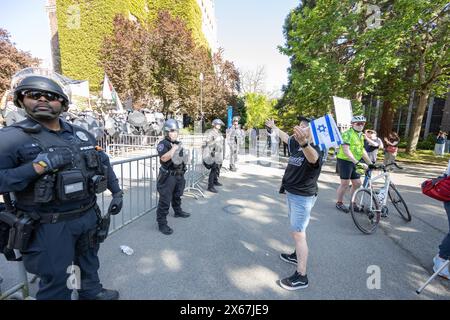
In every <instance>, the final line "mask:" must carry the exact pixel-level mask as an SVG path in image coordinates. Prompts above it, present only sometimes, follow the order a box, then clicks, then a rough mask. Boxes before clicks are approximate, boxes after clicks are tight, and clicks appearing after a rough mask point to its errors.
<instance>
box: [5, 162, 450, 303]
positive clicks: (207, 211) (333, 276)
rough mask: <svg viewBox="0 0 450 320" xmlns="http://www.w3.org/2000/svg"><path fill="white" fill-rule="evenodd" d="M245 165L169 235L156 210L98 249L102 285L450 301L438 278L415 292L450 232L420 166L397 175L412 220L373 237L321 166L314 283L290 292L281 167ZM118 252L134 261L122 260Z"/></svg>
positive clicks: (311, 240)
mask: <svg viewBox="0 0 450 320" xmlns="http://www.w3.org/2000/svg"><path fill="white" fill-rule="evenodd" d="M249 159H250V161H249V162H248V163H245V164H243V163H241V164H240V165H239V167H238V172H230V171H225V170H222V174H221V177H220V181H221V183H223V185H224V186H223V187H219V188H218V190H220V191H219V193H218V194H212V193H209V192H207V193H206V198H200V199H199V200H195V199H193V198H192V197H184V198H183V209H184V210H185V211H188V212H191V213H192V215H191V217H190V218H187V219H182V218H174V217H173V212H172V210H171V213H170V216H169V218H168V221H169V225H170V226H171V227H172V228H173V229H174V233H173V234H172V235H170V236H166V235H163V234H161V233H160V232H159V231H158V230H157V224H156V219H155V211H152V212H151V213H149V214H147V215H145V216H143V217H142V218H140V219H138V220H137V221H135V222H133V223H131V224H130V225H128V226H126V227H125V228H123V229H121V230H119V231H118V232H116V233H114V234H113V235H111V236H110V237H109V238H108V240H107V241H106V242H105V243H104V244H103V245H102V247H101V250H100V259H101V268H100V278H101V279H102V281H103V285H104V286H105V287H107V288H114V289H117V290H119V291H120V294H121V298H122V299H139V300H141V299H194V300H195V299H254V300H260V299H289V300H296V299H367V300H372V299H450V291H449V289H450V285H449V282H448V281H445V280H442V279H437V280H435V281H434V282H433V283H432V284H431V285H429V286H428V287H427V288H426V289H425V291H424V292H423V293H422V294H421V295H420V296H418V295H417V294H416V293H415V290H416V289H417V288H418V287H419V286H420V285H422V284H423V283H424V282H425V281H426V279H427V278H428V277H429V276H430V274H431V267H432V258H433V256H434V255H435V254H436V252H437V247H438V245H439V243H440V241H441V240H442V238H443V236H444V235H445V233H446V232H447V227H448V224H447V218H446V216H445V212H444V209H443V207H442V203H440V202H438V201H434V200H433V199H430V198H427V197H425V196H423V195H422V194H421V192H420V188H419V187H418V186H419V184H420V182H421V181H423V180H424V178H425V177H424V176H423V175H422V174H421V173H420V172H421V171H419V169H420V168H410V169H407V170H405V172H404V173H402V174H400V173H394V174H393V181H395V182H396V184H397V186H398V187H399V190H400V192H401V193H402V195H403V196H404V198H405V200H406V202H407V203H408V205H409V207H410V210H411V212H412V215H413V220H412V222H411V223H405V222H403V220H401V218H400V216H399V215H398V214H397V213H396V212H394V210H395V209H393V208H392V210H391V215H390V217H389V218H388V219H385V220H383V222H382V224H381V227H380V228H379V229H378V231H377V232H376V233H375V234H373V235H369V236H367V235H363V234H362V233H361V232H360V231H359V230H358V229H357V228H356V227H355V226H354V224H353V221H352V219H351V217H350V215H347V214H344V213H342V212H338V211H337V210H336V209H335V207H334V203H335V190H336V188H337V185H338V181H339V180H338V177H337V176H336V174H335V173H334V163H333V162H330V163H327V164H326V165H324V167H323V173H322V175H321V177H320V192H319V199H318V200H317V202H316V205H315V207H314V209H313V213H312V219H311V224H310V226H309V229H308V245H309V249H310V256H309V261H308V278H309V280H310V285H309V288H307V289H305V290H299V291H292V292H290V291H287V290H284V289H282V288H281V287H279V285H278V283H277V281H278V280H279V279H280V278H284V277H286V276H290V275H291V274H292V273H293V272H294V270H295V267H294V266H293V265H290V264H287V263H285V262H283V261H281V260H280V259H279V254H280V252H291V251H292V250H293V241H292V240H291V238H290V235H289V233H288V230H289V229H288V219H287V208H286V203H285V196H284V195H281V194H279V193H278V190H279V186H280V182H281V177H282V175H283V173H284V169H283V168H274V167H271V166H268V165H267V162H261V161H257V160H256V159H253V160H252V159H251V158H249ZM439 170H440V169H434V170H431V172H429V173H428V172H427V173H425V175H428V174H432V173H433V174H434V173H435V172H434V171H439ZM422 172H424V171H422ZM120 245H128V246H130V247H131V248H133V249H134V254H133V255H132V256H127V255H125V254H123V253H122V252H121V251H120V248H119V247H120ZM372 265H376V266H378V267H379V268H380V270H381V289H379V290H377V289H375V290H369V289H368V288H367V284H366V283H367V279H368V277H369V276H370V275H369V274H368V273H367V270H368V267H369V266H372ZM3 266H4V264H3V263H1V261H0V267H3ZM0 273H2V274H3V276H4V277H5V273H4V271H0ZM8 280H11V279H10V276H9V275H8Z"/></svg>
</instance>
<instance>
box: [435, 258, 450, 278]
mask: <svg viewBox="0 0 450 320" xmlns="http://www.w3.org/2000/svg"><path fill="white" fill-rule="evenodd" d="M433 262H434V266H433V271H434V272H436V271H438V270H439V268H440V267H442V265H443V264H444V263H446V262H447V260H444V259H442V258H441V257H439V255H436V256H435V257H434V258H433ZM448 269H449V266H447V267H446V268H444V270H442V271H441V272H440V273H439V276H441V277H443V278H445V279H447V280H450V272H449V271H448Z"/></svg>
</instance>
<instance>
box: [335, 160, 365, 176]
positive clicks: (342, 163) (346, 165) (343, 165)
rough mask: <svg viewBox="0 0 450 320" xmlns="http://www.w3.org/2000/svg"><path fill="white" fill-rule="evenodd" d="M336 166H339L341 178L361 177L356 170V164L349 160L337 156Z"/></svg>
mask: <svg viewBox="0 0 450 320" xmlns="http://www.w3.org/2000/svg"><path fill="white" fill-rule="evenodd" d="M337 166H338V168H339V176H340V177H341V179H342V180H355V179H359V178H360V177H361V175H360V174H359V173H358V172H356V165H355V164H354V163H353V162H351V161H347V160H342V159H339V158H338V159H337Z"/></svg>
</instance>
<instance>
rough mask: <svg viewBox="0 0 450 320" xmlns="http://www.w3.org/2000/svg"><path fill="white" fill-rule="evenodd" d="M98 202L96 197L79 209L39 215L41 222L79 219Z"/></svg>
mask: <svg viewBox="0 0 450 320" xmlns="http://www.w3.org/2000/svg"><path fill="white" fill-rule="evenodd" d="M96 204H97V201H96V200H95V199H94V200H93V201H92V203H90V204H88V205H86V206H84V207H81V208H79V209H75V210H71V211H65V212H54V213H51V212H50V213H48V212H46V213H38V216H39V223H41V224H44V223H58V222H62V221H69V220H73V219H77V218H80V217H82V216H83V215H85V214H86V213H87V211H88V210H89V209H91V208H93V207H94V206H95V205H96ZM18 212H19V213H25V214H28V215H30V216H33V215H34V213H33V214H30V213H29V212H25V211H21V210H18Z"/></svg>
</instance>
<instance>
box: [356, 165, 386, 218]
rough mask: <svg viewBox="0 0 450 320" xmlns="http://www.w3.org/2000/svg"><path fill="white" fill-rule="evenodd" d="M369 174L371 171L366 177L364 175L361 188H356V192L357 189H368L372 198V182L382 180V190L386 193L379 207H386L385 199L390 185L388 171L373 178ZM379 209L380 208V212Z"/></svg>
mask: <svg viewBox="0 0 450 320" xmlns="http://www.w3.org/2000/svg"><path fill="white" fill-rule="evenodd" d="M371 174H372V171H370V172H369V175H367V174H366V175H365V177H364V183H363V184H362V185H361V187H359V188H358V190H359V189H370V196H371V197H372V195H373V187H372V183H373V182H374V181H377V180H381V179H384V187H383V188H384V190H385V192H386V193H385V196H384V199H383V202H382V203H380V205H381V207H383V206H386V203H387V199H388V192H389V186H390V185H391V176H390V174H389V171H385V172H383V173H382V174H379V175H377V176H375V177H373V178H372V176H371ZM376 198H377V199H378V197H376ZM381 207H380V210H381Z"/></svg>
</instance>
